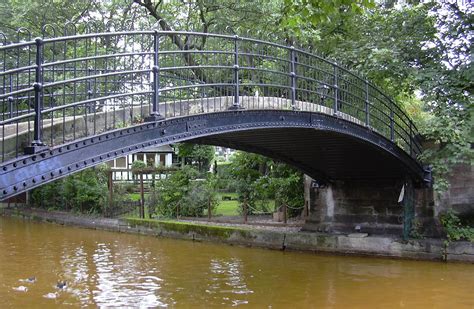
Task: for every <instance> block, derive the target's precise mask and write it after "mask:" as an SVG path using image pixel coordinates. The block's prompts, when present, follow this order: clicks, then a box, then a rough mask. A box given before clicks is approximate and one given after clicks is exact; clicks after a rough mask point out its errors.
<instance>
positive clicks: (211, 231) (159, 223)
mask: <svg viewBox="0 0 474 309" xmlns="http://www.w3.org/2000/svg"><path fill="white" fill-rule="evenodd" d="M124 220H125V221H126V222H127V223H128V224H130V225H132V226H144V227H148V228H152V229H161V230H164V231H168V232H178V233H181V234H190V233H196V234H198V235H201V236H206V237H217V238H221V239H228V238H229V237H231V236H232V234H233V233H239V235H240V236H241V237H244V238H252V234H251V233H250V230H246V229H242V228H235V227H227V226H219V225H208V224H196V223H189V222H179V221H171V220H153V219H138V218H125V219H124Z"/></svg>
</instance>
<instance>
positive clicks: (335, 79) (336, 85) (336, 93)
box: [333, 64, 339, 116]
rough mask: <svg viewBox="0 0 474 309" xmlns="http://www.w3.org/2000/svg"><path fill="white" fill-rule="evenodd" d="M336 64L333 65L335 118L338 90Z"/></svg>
mask: <svg viewBox="0 0 474 309" xmlns="http://www.w3.org/2000/svg"><path fill="white" fill-rule="evenodd" d="M337 71H338V70H337V64H334V106H333V109H334V115H335V116H337V114H338V108H339V107H338V105H339V101H338V100H339V98H338V97H339V88H338V83H339V82H338V78H337Z"/></svg>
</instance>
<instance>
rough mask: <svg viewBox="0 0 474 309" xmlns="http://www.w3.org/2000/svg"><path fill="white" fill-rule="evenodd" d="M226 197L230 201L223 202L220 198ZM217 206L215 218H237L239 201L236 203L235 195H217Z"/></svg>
mask: <svg viewBox="0 0 474 309" xmlns="http://www.w3.org/2000/svg"><path fill="white" fill-rule="evenodd" d="M223 196H226V197H227V196H228V197H230V198H231V199H232V200H230V201H223V200H222V197H223ZM218 199H219V205H217V207H216V210H215V213H214V215H215V216H238V215H239V207H240V205H239V201H237V193H220V194H219V195H218Z"/></svg>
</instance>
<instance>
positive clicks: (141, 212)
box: [140, 172, 145, 219]
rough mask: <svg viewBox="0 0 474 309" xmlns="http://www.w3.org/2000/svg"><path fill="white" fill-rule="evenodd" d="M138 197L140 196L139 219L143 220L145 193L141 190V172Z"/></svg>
mask: <svg viewBox="0 0 474 309" xmlns="http://www.w3.org/2000/svg"><path fill="white" fill-rule="evenodd" d="M140 196H141V203H140V218H142V219H145V193H144V190H143V173H142V172H140Z"/></svg>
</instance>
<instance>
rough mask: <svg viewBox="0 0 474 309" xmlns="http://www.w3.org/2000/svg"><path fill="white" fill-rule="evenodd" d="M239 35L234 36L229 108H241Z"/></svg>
mask: <svg viewBox="0 0 474 309" xmlns="http://www.w3.org/2000/svg"><path fill="white" fill-rule="evenodd" d="M239 69H240V67H239V36H238V35H235V36H234V103H233V104H232V106H231V107H229V109H242V107H241V106H240V94H239V88H240V85H239Z"/></svg>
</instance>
